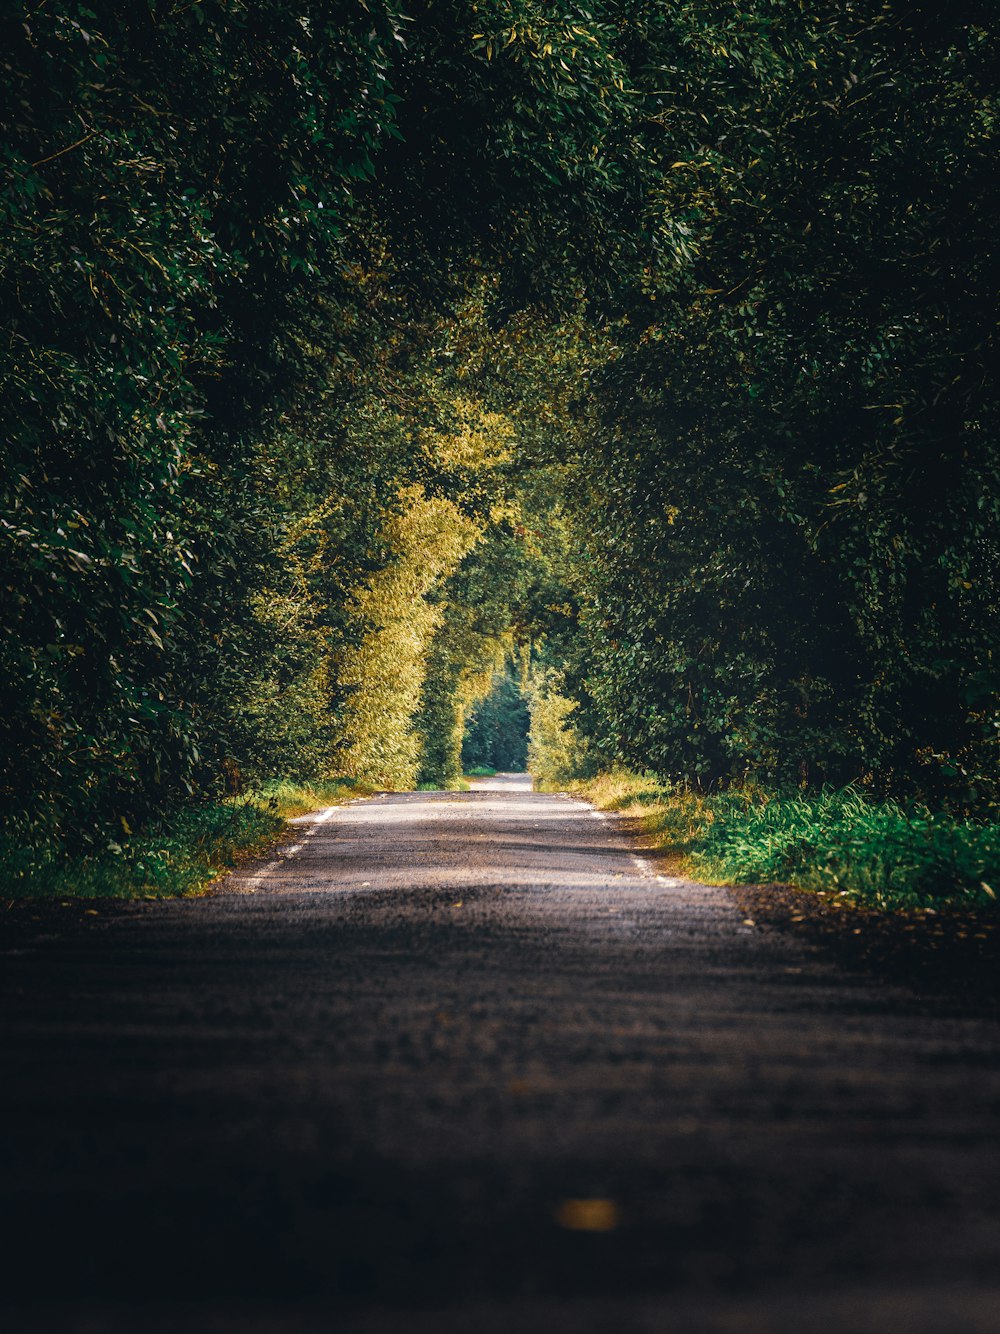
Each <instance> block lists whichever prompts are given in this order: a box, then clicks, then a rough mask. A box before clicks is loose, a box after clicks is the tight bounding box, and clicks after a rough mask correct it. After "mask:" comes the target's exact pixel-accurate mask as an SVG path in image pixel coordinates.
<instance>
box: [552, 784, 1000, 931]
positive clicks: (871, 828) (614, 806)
mask: <svg viewBox="0 0 1000 1334" xmlns="http://www.w3.org/2000/svg"><path fill="white" fill-rule="evenodd" d="M571 786H572V790H574V791H576V792H577V793H579V795H581V796H584V797H586V798H587V799H588V800H589V801H592V802H593V803H594V805H596V806H597V807H599V808H600V809H603V810H616V811H621V812H622V813H624V814H627V815H632V816H635V817H637V818H638V819H639V820H640V822H641V824H642V826H643V828H644V830H645V832H646V833H647V835H648V836H649V840H650V842H651V844H652V845H653V846H654V847H655V848H657V849H660V850H662V851H663V852H665V853H666V854H668V856H672V858H673V860H674V861H675V865H676V869H677V870H679V871H684V872H686V873H689V874H691V875H694V876H698V877H700V878H701V879H705V880H710V881H714V882H715V883H718V884H744V885H746V884H761V883H769V882H781V883H785V884H793V885H797V886H798V887H799V888H800V889H812V890H823V891H832V892H833V893H835V894H840V895H842V896H844V897H845V898H847V899H854V900H856V901H858V902H863V903H866V904H870V905H872V906H875V907H878V908H888V909H897V908H898V909H908V908H928V907H939V906H944V905H948V906H962V907H974V908H996V906H997V900H996V893H997V892H1000V825H996V824H981V823H974V822H972V821H965V820H958V819H955V818H954V817H952V816H949V815H945V814H941V813H934V812H931V811H929V810H926V809H924V808H921V807H909V808H908V807H906V806H904V805H902V804H900V803H898V802H895V801H872V800H871V799H870V798H868V797H866V796H864V795H863V794H862V793H860V792H858V791H856V790H855V789H852V788H846V789H843V790H838V791H826V792H820V793H813V794H799V793H788V794H781V793H772V792H765V791H762V790H760V789H759V788H752V787H747V788H734V789H732V790H731V791H729V792H723V793H718V794H716V795H713V796H703V795H701V794H698V793H693V792H690V791H686V790H684V789H682V788H679V787H676V786H674V785H673V784H671V783H669V782H665V781H664V780H662V779H659V778H657V777H655V775H652V774H645V775H638V774H631V773H627V772H613V773H609V774H601V775H599V776H598V777H597V778H595V779H591V780H588V781H584V782H578V783H575V784H572V785H571Z"/></svg>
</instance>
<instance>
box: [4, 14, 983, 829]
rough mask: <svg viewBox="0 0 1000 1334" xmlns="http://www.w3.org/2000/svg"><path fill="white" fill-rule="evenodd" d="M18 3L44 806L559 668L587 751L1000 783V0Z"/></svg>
mask: <svg viewBox="0 0 1000 1334" xmlns="http://www.w3.org/2000/svg"><path fill="white" fill-rule="evenodd" d="M13 8H14V9H15V10H16V11H17V16H16V22H11V23H9V24H8V25H7V29H6V31H7V32H8V34H9V36H10V44H9V47H8V49H7V51H6V52H5V54H4V55H3V56H2V57H0V65H2V70H3V93H2V96H3V106H2V112H0V115H2V119H3V123H4V130H5V132H4V141H3V170H4V180H3V190H2V195H0V214H2V224H0V256H2V263H0V273H2V293H3V295H2V302H3V328H4V339H3V356H4V358H5V366H4V395H3V399H4V407H3V412H4V450H5V457H4V467H3V481H2V487H3V495H2V499H0V543H2V546H3V580H2V598H3V617H4V629H5V635H4V640H3V646H2V649H0V670H2V673H3V688H4V698H5V710H4V714H3V722H2V739H0V750H2V755H3V765H4V767H3V772H2V775H0V803H2V805H3V808H4V817H5V821H6V827H7V830H8V834H9V835H10V834H11V831H13V834H14V836H15V837H16V839H17V840H18V841H20V842H21V843H22V844H24V845H38V844H41V843H44V842H49V843H51V842H53V841H55V842H56V843H57V844H61V845H64V846H71V845H72V844H73V843H74V842H83V843H87V842H102V841H103V842H106V841H107V840H108V839H109V838H115V837H121V836H122V834H123V833H124V834H126V835H127V834H128V833H129V832H130V831H131V830H132V829H133V827H134V826H135V825H136V824H137V822H141V821H142V820H144V819H146V818H148V817H149V816H151V815H153V814H155V813H157V812H162V811H163V810H166V809H171V808H172V807H174V806H176V805H177V804H178V803H180V802H184V801H188V800H190V799H193V798H197V797H199V796H201V795H205V794H211V793H219V792H222V791H230V792H234V791H238V790H240V789H241V788H242V787H243V786H244V785H246V784H247V783H251V784H252V783H257V782H260V781H262V780H264V779H266V778H268V777H272V776H275V775H279V774H280V775H286V776H300V777H302V778H309V777H315V776H322V775H336V774H349V775H355V776H358V777H363V778H365V779H367V780H368V781H372V782H376V783H384V784H387V785H388V784H395V785H412V784H413V783H415V782H417V781H424V782H440V783H444V782H448V781H452V780H453V779H454V778H455V777H456V776H457V773H458V771H459V767H460V761H461V744H462V735H463V727H464V723H465V719H466V717H467V715H468V713H469V711H470V709H471V708H472V707H473V706H474V704H475V703H476V701H477V700H480V699H483V698H485V697H486V696H487V695H489V693H490V691H491V689H492V684H491V683H492V682H493V680H494V677H495V674H496V673H497V672H498V671H499V672H503V669H504V662H505V661H511V660H513V659H514V658H516V660H517V662H518V664H519V667H518V671H517V673H516V675H515V676H513V677H512V676H509V675H508V676H507V677H505V678H504V679H506V680H508V681H510V680H516V681H517V682H519V683H522V684H525V685H526V689H527V692H528V694H529V695H530V697H531V699H532V701H533V709H534V714H533V717H534V724H533V741H532V744H533V754H534V757H535V761H536V763H537V764H539V765H541V766H542V767H545V766H548V768H549V770H551V776H552V777H553V779H554V780H556V781H558V775H560V774H562V775H564V776H565V775H567V774H569V773H571V772H573V771H574V770H579V769H581V768H586V767H588V766H589V767H591V768H592V767H594V766H596V765H600V764H605V763H607V762H609V761H611V760H615V759H622V760H626V761H628V762H630V763H632V764H635V765H638V766H640V767H645V766H649V767H653V768H655V769H657V770H658V771H659V772H660V773H663V774H666V775H672V776H675V777H677V778H681V779H685V780H687V781H691V782H695V783H701V784H706V783H716V782H727V781H730V780H733V779H742V778H746V777H752V778H756V779H762V780H767V781H771V782H777V783H796V784H806V785H808V784H816V783H821V782H823V781H825V780H836V781H844V780H856V781H859V782H861V783H863V784H868V785H869V786H870V787H871V788H872V789H873V790H880V791H884V792H887V793H896V794H901V795H906V794H912V793H915V792H916V793H920V794H922V795H923V796H925V797H927V798H931V799H933V800H934V801H935V802H945V803H951V804H955V805H959V806H963V807H966V808H969V809H979V810H984V809H988V808H990V807H991V806H994V805H995V803H996V802H997V800H998V796H1000V784H998V772H1000V764H998V744H1000V731H998V726H1000V711H998V687H1000V669H998V667H997V665H996V664H995V662H994V659H993V651H994V645H995V644H996V641H997V632H998V623H997V622H998V604H1000V588H998V537H997V533H998V520H1000V512H998V510H1000V488H998V485H997V479H998V476H1000V451H998V444H997V411H996V405H997V391H996V383H995V365H996V315H995V311H996V299H997V288H998V276H1000V275H998V267H997V245H996V242H997V236H996V231H997V226H998V224H997V219H998V217H1000V199H998V197H997V195H998V184H997V172H996V168H995V163H996V159H997V146H998V144H997V140H998V133H997V89H996V86H995V82H994V80H993V78H992V62H991V54H992V48H993V47H994V46H995V40H996V36H997V22H996V18H995V16H994V14H993V12H992V8H991V7H990V6H989V5H987V4H985V3H975V0H958V2H957V3H955V4H952V5H950V6H948V7H946V8H942V7H940V6H932V5H930V4H929V3H926V2H925V0H916V3H914V0H906V2H905V3H904V0H884V2H883V0H878V2H877V3H876V0H802V2H801V3H796V4H794V5H790V4H787V3H779V2H778V0H746V2H745V3H742V4H740V5H738V6H733V5H730V4H720V3H717V2H716V0H679V3H677V4H674V5H669V6H668V5H663V4H660V3H656V2H654V0H592V3H589V4H586V5H580V6H577V5H572V4H565V5H563V4H552V3H544V2H543V0H478V3H470V2H467V0H444V2H441V0H435V3H430V0H414V2H413V3H409V2H405V3H404V0H400V2H399V3H396V2H395V0H368V3H346V2H345V3H339V4H335V3H324V2H323V0H304V2H303V3H300V4H297V5H295V6H290V5H288V4H287V3H285V0H255V2H254V3H252V4H251V3H249V0H196V2H195V3H193V4H190V3H185V4H179V3H173V2H167V0H149V3H143V4H141V5H126V4H123V3H118V2H117V0H106V2H105V3H101V0H90V3H89V4H87V5H83V4H77V3H73V2H72V0H57V2H56V3H48V4H38V3H24V4H14V6H13ZM480 717H482V714H481V715H480Z"/></svg>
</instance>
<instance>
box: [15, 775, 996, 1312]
mask: <svg viewBox="0 0 1000 1334" xmlns="http://www.w3.org/2000/svg"><path fill="white" fill-rule="evenodd" d="M74 921H75V922H76V923H77V924H76V925H70V926H67V927H65V928H60V929H59V930H58V931H52V930H51V929H45V930H42V931H40V932H39V934H38V936H36V937H32V936H31V935H30V933H29V935H27V936H24V937H21V938H19V940H18V943H17V946H16V948H5V949H4V951H3V955H2V964H3V983H2V995H3V1023H2V1033H0V1069H2V1070H3V1072H4V1078H3V1086H4V1087H3V1094H2V1102H3V1117H4V1168H3V1175H2V1181H0V1205H2V1209H3V1214H4V1216H5V1217H6V1218H7V1219H8V1220H11V1222H12V1223H13V1227H12V1228H11V1234H12V1235H11V1236H10V1238H9V1239H8V1241H7V1242H6V1243H5V1244H4V1247H3V1248H2V1258H0V1264H2V1265H3V1268H4V1277H3V1292H4V1300H5V1301H6V1303H7V1306H8V1310H7V1316H6V1319H5V1328H6V1329H7V1330H8V1331H22V1330H23V1331H31V1332H32V1334H34V1332H36V1331H50V1330H51V1331H59V1334H73V1332H78V1334H106V1332H115V1334H117V1331H130V1332H131V1331H136V1330H142V1331H143V1334H147V1332H150V1331H152V1332H153V1334H156V1331H160V1330H162V1331H174V1330H180V1329H183V1330H184V1331H186V1334H198V1332H199V1331H202V1330H204V1331H207V1332H211V1334H216V1332H217V1334H223V1332H225V1334H279V1332H281V1334H284V1332H285V1331H291V1332H292V1334H299V1332H301V1334H311V1332H312V1331H317V1332H318V1331H321V1330H322V1331H329V1330H333V1329H336V1330H337V1331H349V1332H350V1334H401V1331H404V1330H405V1331H407V1334H431V1331H433V1332H434V1334H465V1332H466V1331H477V1334H493V1332H494V1331H496V1334H499V1332H500V1331H501V1330H502V1331H505V1332H506V1331H513V1332H514V1334H534V1332H535V1331H538V1334H541V1331H543V1330H544V1331H546V1334H564V1332H565V1334H570V1332H572V1334H596V1332H597V1331H599V1330H600V1331H604V1330H608V1331H614V1332H615V1334H735V1331H740V1334H755V1332H756V1331H760V1332H761V1334H765V1331H766V1332H767V1334H785V1332H786V1331H787V1334H803V1332H804V1331H809V1334H812V1332H813V1331H816V1332H817V1334H826V1331H837V1332H838V1334H866V1331H869V1330H870V1331H872V1334H874V1332H875V1331H878V1332H879V1334H884V1331H892V1334H900V1332H902V1334H907V1332H909V1334H931V1332H932V1331H934V1332H937V1331H940V1332H941V1334H945V1332H946V1334H961V1331H969V1332H972V1331H976V1332H979V1331H990V1334H994V1332H996V1331H1000V1148H998V1136H997V1130H998V1114H1000V1028H998V1026H997V1024H996V1023H995V1022H994V1021H992V1020H988V1019H976V1018H974V1017H968V1016H963V1015H960V1014H956V1013H951V1012H949V1011H948V1009H947V1007H946V1006H942V1005H940V1004H938V1003H936V1002H934V1001H929V1000H925V999H923V998H922V997H920V996H919V995H917V994H914V993H912V992H908V991H906V990H903V989H901V988H899V987H894V986H890V985H889V984H887V983H883V982H880V980H879V979H878V978H875V977H866V976H864V975H859V974H856V973H847V972H844V971H841V970H840V969H839V968H838V966H837V965H836V964H835V963H834V962H833V961H832V959H831V958H828V957H827V956H825V955H823V954H822V953H821V952H819V951H818V950H817V949H814V948H813V947H811V946H809V945H808V944H807V943H804V942H802V941H799V940H794V939H791V938H789V937H787V936H784V935H781V934H778V933H774V932H770V931H768V930H765V929H761V928H759V927H758V926H756V925H754V924H751V923H748V922H746V921H744V919H743V917H742V915H741V913H740V912H739V910H738V909H737V907H736V906H735V903H734V901H733V899H732V897H731V895H730V894H729V892H728V891H727V890H725V889H715V888H708V887H705V886H700V885H696V884H692V883H689V882H684V881H679V880H673V879H670V878H669V877H664V876H660V875H658V874H657V873H656V869H655V868H654V867H652V866H650V865H649V864H648V863H647V862H646V861H644V860H643V858H642V857H640V856H637V855H636V854H635V852H634V850H633V849H631V848H630V846H629V844H628V842H627V841H626V839H625V837H624V835H623V834H622V833H621V831H620V830H619V829H618V828H617V827H616V826H615V824H614V823H613V822H612V821H610V820H608V819H605V818H603V817H600V816H598V815H596V813H595V812H593V811H592V810H590V808H589V807H587V806H585V805H584V804H583V803H581V802H579V801H576V800H573V799H570V798H567V797H565V796H558V795H551V796H547V795H539V794H535V793H532V792H531V791H530V786H529V783H528V781H527V780H526V779H522V778H517V777H508V778H503V777H501V778H499V779H497V780H496V781H495V782H492V783H485V784H483V785H481V786H480V787H479V789H478V790H475V791H473V792H470V793H464V794H458V793H412V794H399V795H389V796H382V797H376V798H372V799H370V800H366V801H363V802H356V803H352V804H350V805H348V806H345V807H341V808H337V809H334V810H332V811H329V812H322V813H320V814H319V815H318V816H312V817H304V818H303V819H302V820H301V821H299V822H297V823H296V826H295V834H294V839H293V841H292V842H291V843H290V844H288V845H286V846H285V847H284V848H283V849H282V851H281V853H280V855H277V856H275V857H273V858H272V860H270V861H268V862H266V863H264V864H263V865H261V866H253V867H250V868H247V869H246V870H245V871H243V872H242V873H241V874H239V875H236V876H234V877H232V878H231V879H230V880H229V881H228V882H226V884H225V885H224V886H223V888H222V890H221V891H220V892H219V893H217V894H215V895H213V896H211V897H208V898H203V899H199V900H175V901H170V902H159V903H143V904H123V905H118V906H113V905H112V906H109V907H102V908H100V909H99V915H98V916H96V917H95V916H80V917H79V918H76V919H74Z"/></svg>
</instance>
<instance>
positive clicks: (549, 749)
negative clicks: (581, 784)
mask: <svg viewBox="0 0 1000 1334" xmlns="http://www.w3.org/2000/svg"><path fill="white" fill-rule="evenodd" d="M529 700H530V708H531V727H530V730H529V732H528V769H529V771H530V772H531V774H532V776H533V777H534V779H535V782H536V784H537V785H538V786H539V787H542V788H544V787H562V786H564V785H565V784H566V783H569V782H572V780H573V779H575V778H580V777H582V776H583V775H584V774H585V773H586V772H587V761H588V755H587V741H586V738H585V737H584V736H583V734H582V733H581V732H580V731H579V729H578V728H577V727H576V726H575V724H574V722H573V718H572V715H573V713H574V711H575V710H576V709H577V708H578V704H577V701H576V700H574V699H568V698H567V697H566V696H565V695H561V694H560V693H559V691H558V689H557V683H556V681H555V679H554V678H553V677H552V676H551V675H550V674H549V673H542V674H540V675H539V676H538V678H537V679H536V681H535V682H534V683H533V685H532V689H531V692H530V696H529Z"/></svg>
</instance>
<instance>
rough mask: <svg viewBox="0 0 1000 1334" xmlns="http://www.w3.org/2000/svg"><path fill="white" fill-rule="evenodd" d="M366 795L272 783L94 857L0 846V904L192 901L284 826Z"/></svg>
mask: <svg viewBox="0 0 1000 1334" xmlns="http://www.w3.org/2000/svg"><path fill="white" fill-rule="evenodd" d="M367 791H369V789H367V788H363V787H361V786H359V785H358V784H356V783H353V782H350V781H348V780H345V779H340V780H334V781H331V782H327V783H316V784H299V783H292V782H288V781H286V780H274V781H273V782H270V783H267V784H266V785H265V786H263V787H262V788H260V789H258V790H257V791H255V792H252V793H249V794H248V795H246V796H243V797H239V798H232V799H230V800H227V801H221V802H215V803H211V804H204V805H198V806H190V807H187V808H185V809H183V810H180V811H177V812H176V813H175V814H174V815H173V816H171V817H169V818H166V819H163V820H160V821H157V822H156V823H155V824H152V825H149V826H148V827H146V828H144V829H142V830H138V831H136V832H135V833H134V834H132V835H131V836H128V837H126V836H124V835H123V837H122V840H121V842H114V843H110V844H108V845H107V846H106V847H105V848H103V849H102V850H100V851H99V852H94V853H91V854H87V855H77V856H66V855H65V854H61V853H60V852H59V850H58V849H55V848H51V847H50V848H43V849H38V848H35V849H25V848H19V847H15V846H13V845H11V844H8V843H4V842H3V841H2V840H0V898H7V899H16V898H60V899H68V898H93V899H135V898H175V897H179V896H184V895H191V894H199V893H201V892H202V891H203V890H205V889H206V888H207V887H208V886H209V885H210V884H211V883H212V881H213V880H216V879H218V878H219V876H220V875H224V874H225V872H226V871H228V870H230V869H231V868H232V867H233V866H234V865H235V864H236V863H237V862H238V861H239V860H241V859H242V858H245V857H248V856H251V855H253V854H255V853H258V852H261V851H263V850H264V849H265V848H266V847H267V846H268V845H269V844H271V843H273V842H274V841H275V840H276V839H277V838H279V837H280V835H281V834H282V833H283V832H284V830H285V827H286V826H285V820H286V819H287V818H288V817H290V816H293V815H302V814H304V813H305V812H306V811H311V810H316V809H317V808H319V807H323V806H332V805H336V804H337V803H338V802H343V801H346V800H349V799H350V798H351V797H354V796H359V795H363V794H364V793H365V792H367Z"/></svg>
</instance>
